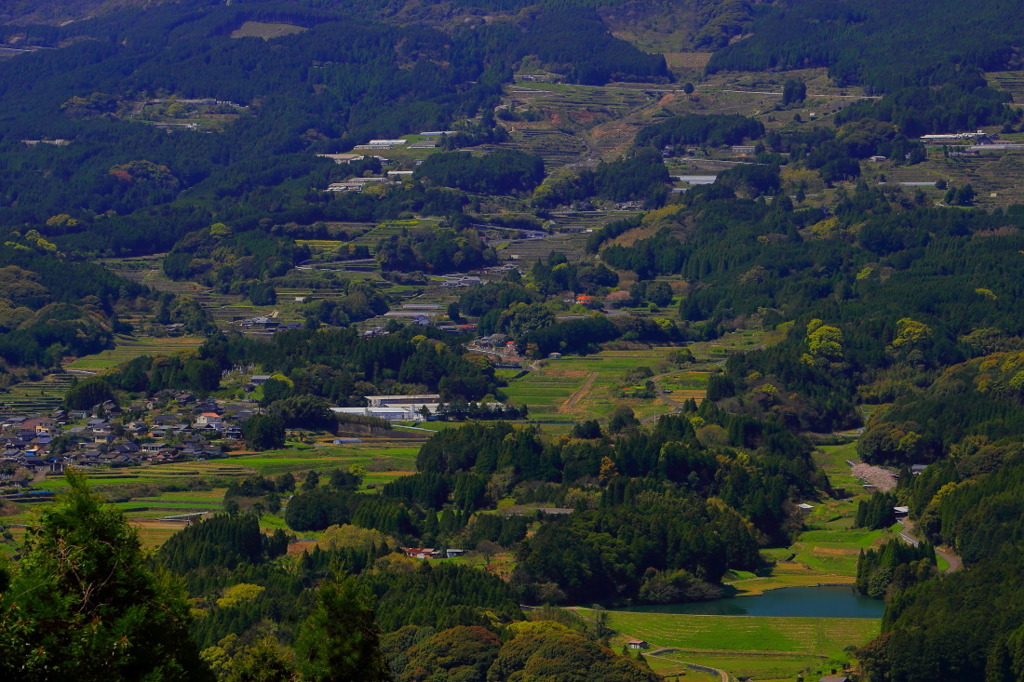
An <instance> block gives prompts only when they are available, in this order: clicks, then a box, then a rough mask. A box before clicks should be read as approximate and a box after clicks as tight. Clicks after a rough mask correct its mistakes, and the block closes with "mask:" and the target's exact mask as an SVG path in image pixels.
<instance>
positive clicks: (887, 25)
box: [708, 0, 1024, 92]
mask: <svg viewBox="0 0 1024 682" xmlns="http://www.w3.org/2000/svg"><path fill="white" fill-rule="evenodd" d="M1022 21H1024V20H1022V19H1021V16H1020V13H1019V12H1017V11H1015V7H1014V6H1013V4H1012V3H1008V2H1003V1H1002V0H985V1H983V2H977V3H973V4H972V5H971V6H970V9H969V10H968V9H966V8H965V7H964V6H963V5H962V4H961V3H958V2H954V1H952V0H939V1H938V2H932V3H929V4H928V6H927V7H917V6H914V7H911V6H908V5H905V4H901V3H893V2H884V1H883V0H851V1H849V2H838V3H833V2H824V3H823V2H818V1H817V0H795V1H793V2H788V3H785V5H778V6H776V7H774V8H771V9H767V10H766V11H763V12H762V13H761V14H760V16H759V17H758V18H757V19H756V20H755V22H754V25H753V35H752V36H750V37H747V38H745V39H744V40H742V41H739V42H737V43H735V44H733V45H730V46H728V47H726V48H725V49H723V50H721V51H719V52H717V53H715V55H714V57H713V58H712V60H711V63H710V64H709V65H708V68H709V70H711V71H717V70H720V69H738V70H753V71H763V70H768V69H778V70H788V69H798V68H807V67H814V66H824V67H828V69H829V75H830V76H832V78H833V79H835V80H836V81H837V82H838V83H839V84H841V85H854V84H862V85H866V86H868V87H869V88H871V89H874V90H877V91H880V92H890V91H893V90H896V89H899V88H902V87H907V86H924V85H941V84H943V83H948V82H953V81H956V80H957V79H958V78H959V77H960V75H961V74H963V73H964V72H965V71H969V70H972V69H983V70H987V71H998V70H1002V69H1006V68H1016V67H1018V66H1019V61H1018V56H1017V54H1016V53H1017V48H1018V47H1019V40H1020V38H1019V36H1020V34H1021V29H1022V25H1021V22H1022ZM951 36H955V40H954V41H950V40H949V38H950V37H951Z"/></svg>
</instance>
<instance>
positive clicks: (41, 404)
mask: <svg viewBox="0 0 1024 682" xmlns="http://www.w3.org/2000/svg"><path fill="white" fill-rule="evenodd" d="M74 380H75V377H74V376H73V375H71V374H48V375H46V376H45V377H43V378H42V379H41V380H39V381H23V382H21V383H20V384H15V385H14V386H12V387H11V388H9V389H7V390H4V391H0V416H14V415H20V416H26V415H32V414H37V413H48V412H52V411H54V410H55V409H57V408H58V407H60V406H61V405H62V404H63V402H64V394H65V393H66V392H67V390H68V388H69V387H70V386H71V383H72V382H73V381H74Z"/></svg>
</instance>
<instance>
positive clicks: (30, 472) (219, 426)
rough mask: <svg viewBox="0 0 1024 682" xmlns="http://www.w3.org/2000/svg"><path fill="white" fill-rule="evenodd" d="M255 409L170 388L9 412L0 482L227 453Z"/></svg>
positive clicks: (0, 434)
mask: <svg viewBox="0 0 1024 682" xmlns="http://www.w3.org/2000/svg"><path fill="white" fill-rule="evenodd" d="M253 378H254V379H256V377H253ZM257 409H258V407H257V405H256V403H255V402H253V401H250V400H213V399H199V398H197V397H196V396H194V395H192V394H191V393H188V392H186V391H171V390H167V391H162V392H161V393H158V394H157V395H155V396H154V397H153V398H152V399H149V400H142V401H137V402H134V403H132V404H131V405H129V406H127V407H125V408H123V409H122V408H121V407H118V406H117V405H116V404H115V403H113V402H111V401H107V402H104V403H100V404H97V405H95V406H93V407H92V408H91V409H88V410H64V409H60V410H57V411H55V412H53V413H52V414H50V415H49V416H10V417H6V418H4V419H2V420H0V447H2V448H3V449H2V452H0V484H2V485H4V486H7V487H23V486H26V485H28V484H29V483H31V482H32V481H33V480H34V479H36V478H37V477H42V476H45V475H46V474H47V473H55V474H59V473H62V472H63V471H64V469H65V467H71V466H73V467H81V468H89V467H96V466H111V467H117V466H131V465H139V464H163V463H169V462H178V461H183V460H203V459H213V458H217V457H223V456H224V452H225V450H226V448H227V447H229V446H230V445H231V444H232V443H234V442H235V441H238V440H240V439H241V438H242V428H241V426H242V423H244V422H245V420H246V419H248V418H249V417H251V416H252V415H253V414H255V413H256V411H257Z"/></svg>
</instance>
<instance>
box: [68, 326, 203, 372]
mask: <svg viewBox="0 0 1024 682" xmlns="http://www.w3.org/2000/svg"><path fill="white" fill-rule="evenodd" d="M203 341H205V339H202V338H199V337H194V336H181V337H176V338H154V337H135V336H125V335H120V334H119V335H118V336H117V340H116V341H115V343H116V347H115V348H112V349H110V350H105V351H103V352H101V353H97V354H95V355H86V356H84V357H81V358H77V359H76V360H74V361H73V362H70V363H68V364H67V365H65V368H66V369H71V370H84V371H89V372H100V371H103V370H106V369H111V368H112V367H117V366H118V365H120V364H123V363H125V362H128V361H129V360H133V359H135V358H137V357H139V356H141V355H172V354H174V353H177V352H180V351H185V350H195V349H197V348H199V346H201V345H202V344H203Z"/></svg>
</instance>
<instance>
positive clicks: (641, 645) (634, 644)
mask: <svg viewBox="0 0 1024 682" xmlns="http://www.w3.org/2000/svg"><path fill="white" fill-rule="evenodd" d="M626 646H628V647H629V648H630V649H632V650H633V651H639V650H641V649H646V648H647V647H648V646H650V645H649V644H647V642H645V641H644V640H642V639H631V640H629V641H628V642H626Z"/></svg>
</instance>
